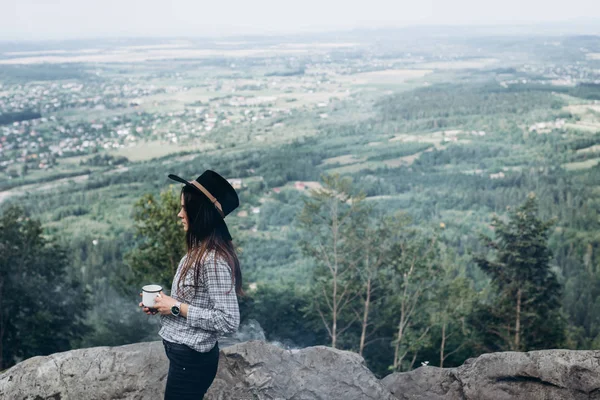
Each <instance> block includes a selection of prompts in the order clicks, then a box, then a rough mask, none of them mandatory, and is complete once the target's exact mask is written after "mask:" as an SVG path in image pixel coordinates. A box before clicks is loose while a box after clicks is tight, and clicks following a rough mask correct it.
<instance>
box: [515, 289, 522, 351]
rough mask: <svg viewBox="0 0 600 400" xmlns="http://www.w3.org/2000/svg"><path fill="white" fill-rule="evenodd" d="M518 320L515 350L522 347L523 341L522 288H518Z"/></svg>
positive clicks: (516, 323) (516, 322)
mask: <svg viewBox="0 0 600 400" xmlns="http://www.w3.org/2000/svg"><path fill="white" fill-rule="evenodd" d="M516 314H517V320H516V321H515V351H519V349H520V344H521V343H520V341H521V288H519V289H518V290H517V313H516Z"/></svg>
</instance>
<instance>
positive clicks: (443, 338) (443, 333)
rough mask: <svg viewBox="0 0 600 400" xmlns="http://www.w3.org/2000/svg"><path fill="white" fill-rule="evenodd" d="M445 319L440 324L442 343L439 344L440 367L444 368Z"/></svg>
mask: <svg viewBox="0 0 600 400" xmlns="http://www.w3.org/2000/svg"><path fill="white" fill-rule="evenodd" d="M446 325H447V323H446V321H444V323H443V324H442V344H441V345H440V368H444V348H445V347H446Z"/></svg>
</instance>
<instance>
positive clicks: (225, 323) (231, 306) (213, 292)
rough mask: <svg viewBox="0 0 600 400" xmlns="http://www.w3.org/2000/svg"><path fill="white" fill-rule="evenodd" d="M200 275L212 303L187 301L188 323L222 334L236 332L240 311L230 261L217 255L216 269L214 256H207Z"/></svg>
mask: <svg viewBox="0 0 600 400" xmlns="http://www.w3.org/2000/svg"><path fill="white" fill-rule="evenodd" d="M202 277H203V278H204V282H205V284H206V286H207V290H208V296H209V297H210V299H211V301H212V303H213V307H212V308H204V307H199V306H194V305H191V304H190V305H188V312H187V322H188V324H189V325H190V326H192V327H194V328H202V329H204V330H207V331H214V332H219V333H221V334H227V333H232V332H235V331H236V330H237V329H238V326H239V324H240V311H239V305H238V301H237V296H236V293H235V285H234V281H232V279H231V278H232V277H231V268H230V267H229V264H227V262H225V260H224V259H222V258H221V257H217V262H216V270H215V261H214V258H212V257H210V258H209V260H207V262H206V263H205V264H204V265H203V268H202Z"/></svg>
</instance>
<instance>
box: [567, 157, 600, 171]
mask: <svg viewBox="0 0 600 400" xmlns="http://www.w3.org/2000/svg"><path fill="white" fill-rule="evenodd" d="M599 163H600V158H592V159H590V160H586V161H578V162H572V163H567V164H563V168H564V169H566V170H567V171H577V170H582V169H589V168H593V167H595V166H596V165H598V164H599Z"/></svg>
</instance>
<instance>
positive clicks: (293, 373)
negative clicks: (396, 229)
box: [0, 340, 600, 400]
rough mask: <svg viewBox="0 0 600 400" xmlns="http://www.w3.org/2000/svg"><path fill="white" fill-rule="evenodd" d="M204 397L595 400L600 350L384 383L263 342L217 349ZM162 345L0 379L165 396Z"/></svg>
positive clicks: (488, 359)
mask: <svg viewBox="0 0 600 400" xmlns="http://www.w3.org/2000/svg"><path fill="white" fill-rule="evenodd" d="M220 357H221V358H220V360H219V370H218V372H217V377H216V378H215V381H214V382H213V384H212V386H211V388H210V389H209V391H208V393H207V395H206V396H205V399H207V400H216V399H219V400H225V399H227V400H241V399H253V400H267V399H268V400H284V399H286V400H287V399H290V400H309V399H310V400H313V399H323V400H325V399H327V400H335V399H344V400H354V399H356V400H359V399H360V400H363V399H365V400H368V399H378V400H379V399H382V400H395V399H402V400H408V399H410V400H440V399H448V400H475V399H477V400H492V399H493V400H504V399H511V400H513V399H527V400H538V399H540V400H541V399H552V400H561V399H565V400H566V399H569V400H572V399H575V400H578V399H599V400H600V351H569V350H544V351H532V352H529V353H516V352H506V353H493V354H484V355H482V356H480V357H478V358H474V359H470V360H467V362H465V364H464V365H462V366H460V367H458V368H447V369H443V368H436V367H421V368H418V369H416V370H414V371H411V372H405V373H394V374H391V375H388V376H386V377H385V378H383V379H382V380H378V379H377V378H376V377H375V376H374V375H373V374H372V373H371V372H370V371H369V370H368V369H367V368H366V366H365V364H364V360H363V359H362V357H360V356H359V355H358V354H356V353H352V352H347V351H342V350H336V349H332V348H330V347H326V346H315V347H308V348H305V349H301V350H284V349H282V348H280V347H277V346H274V345H271V344H268V343H266V342H264V341H260V340H252V341H248V342H244V343H238V344H234V345H232V346H229V347H225V348H222V349H221V353H220ZM167 370H168V360H167V358H166V356H165V353H164V349H163V346H162V343H161V342H148V343H137V344H132V345H127V346H120V347H94V348H89V349H79V350H72V351H68V352H64V353H57V354H53V355H51V356H47V357H34V358H31V359H29V360H26V361H24V362H22V363H20V364H18V365H16V366H14V367H13V368H11V369H9V370H8V371H6V372H4V373H3V374H2V375H0V399H2V400H4V399H6V400H94V399H98V400H108V399H123V400H126V399H131V400H133V399H140V400H141V399H143V400H162V398H163V393H164V387H165V384H166V378H167Z"/></svg>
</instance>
